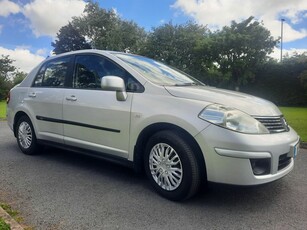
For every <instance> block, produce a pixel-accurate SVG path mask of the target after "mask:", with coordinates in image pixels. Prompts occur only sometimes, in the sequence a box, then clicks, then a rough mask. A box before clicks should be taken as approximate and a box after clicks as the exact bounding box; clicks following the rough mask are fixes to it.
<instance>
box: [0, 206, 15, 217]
mask: <svg viewBox="0 0 307 230" xmlns="http://www.w3.org/2000/svg"><path fill="white" fill-rule="evenodd" d="M0 206H1V208H3V210H4V211H6V212H7V213H8V214H9V215H10V216H11V217H13V218H15V217H16V216H18V214H19V213H18V212H17V211H16V210H13V209H12V207H11V206H10V205H8V204H2V203H1V204H0Z"/></svg>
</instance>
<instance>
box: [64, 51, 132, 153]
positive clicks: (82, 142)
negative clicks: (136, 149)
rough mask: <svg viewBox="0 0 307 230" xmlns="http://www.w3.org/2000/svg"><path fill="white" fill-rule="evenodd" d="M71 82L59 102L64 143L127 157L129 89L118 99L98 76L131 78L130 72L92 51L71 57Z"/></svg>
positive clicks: (127, 79)
mask: <svg viewBox="0 0 307 230" xmlns="http://www.w3.org/2000/svg"><path fill="white" fill-rule="evenodd" d="M74 67H75V69H74V75H73V76H74V77H73V86H72V89H71V90H68V91H66V93H65V95H64V102H63V119H64V120H65V123H64V136H65V138H64V139H65V143H66V144H69V145H73V146H75V147H80V148H86V149H90V150H93V151H98V152H103V153H107V154H111V155H114V156H119V157H124V158H127V155H128V148H129V130H130V109H131V103H132V100H133V93H129V92H128V98H127V100H126V101H118V100H117V99H116V93H115V92H110V91H103V90H102V89H101V87H100V82H101V79H102V78H103V77H104V76H107V75H113V76H119V77H122V78H123V79H124V80H125V82H126V83H127V82H128V81H131V79H132V77H131V75H130V74H129V73H128V72H126V71H125V70H124V69H122V68H121V67H120V66H118V65H117V64H116V63H114V62H112V61H111V60H109V59H107V58H105V57H103V56H100V55H94V54H84V55H77V56H76V57H75V65H74Z"/></svg>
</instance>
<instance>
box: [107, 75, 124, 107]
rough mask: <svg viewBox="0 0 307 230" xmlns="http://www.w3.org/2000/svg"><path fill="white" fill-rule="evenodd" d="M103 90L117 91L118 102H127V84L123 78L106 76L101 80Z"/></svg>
mask: <svg viewBox="0 0 307 230" xmlns="http://www.w3.org/2000/svg"><path fill="white" fill-rule="evenodd" d="M101 88H102V89H103V90H107V91H116V99H117V100H118V101H126V99H127V97H128V96H127V92H126V86H125V82H124V80H123V79H122V78H120V77H116V76H105V77H103V78H102V79H101Z"/></svg>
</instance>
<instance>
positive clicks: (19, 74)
mask: <svg viewBox="0 0 307 230" xmlns="http://www.w3.org/2000/svg"><path fill="white" fill-rule="evenodd" d="M13 75H14V76H13V81H12V83H13V86H15V85H18V84H19V83H21V82H22V81H23V79H25V77H26V76H27V73H25V72H23V71H16V72H15V73H14V74H13Z"/></svg>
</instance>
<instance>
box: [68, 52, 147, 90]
mask: <svg viewBox="0 0 307 230" xmlns="http://www.w3.org/2000/svg"><path fill="white" fill-rule="evenodd" d="M110 75H112V76H117V77H121V78H122V79H123V80H124V82H125V84H126V88H127V91H138V90H139V89H140V88H142V86H141V85H140V84H139V83H138V82H137V81H136V80H135V79H134V78H133V77H132V76H131V74H129V73H128V72H127V71H126V70H124V69H123V68H121V67H120V66H119V65H117V64H115V63H113V62H112V61H110V60H109V59H107V58H104V57H101V56H97V55H80V56H77V57H76V60H75V74H74V79H73V87H74V88H81V89H101V86H100V83H101V79H102V78H103V77H104V76H110Z"/></svg>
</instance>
